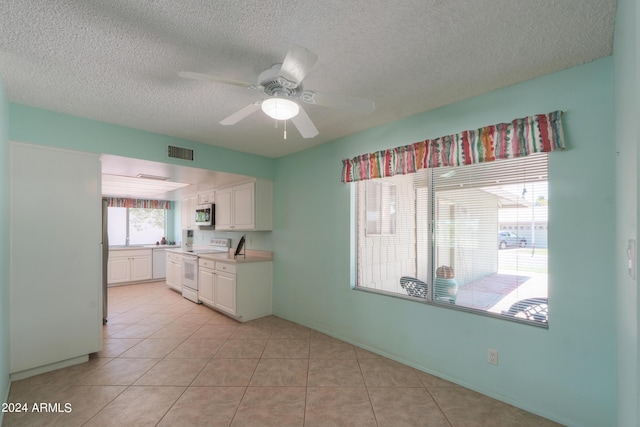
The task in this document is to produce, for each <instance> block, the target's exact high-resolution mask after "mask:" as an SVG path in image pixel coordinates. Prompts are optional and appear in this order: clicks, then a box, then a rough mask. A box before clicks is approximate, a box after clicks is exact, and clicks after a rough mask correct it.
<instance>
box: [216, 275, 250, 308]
mask: <svg viewBox="0 0 640 427" xmlns="http://www.w3.org/2000/svg"><path fill="white" fill-rule="evenodd" d="M217 267H218V268H216V275H217V277H216V279H217V280H216V286H215V291H216V304H215V307H216V308H217V309H218V310H221V311H224V312H226V313H229V314H231V315H232V316H237V315H238V313H237V304H236V289H237V285H236V275H235V274H231V273H227V272H224V271H223V270H222V269H221V268H219V267H225V265H224V264H221V263H218V264H217ZM244 314H247V313H244ZM247 320H249V319H247Z"/></svg>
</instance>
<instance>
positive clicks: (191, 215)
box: [180, 196, 198, 230]
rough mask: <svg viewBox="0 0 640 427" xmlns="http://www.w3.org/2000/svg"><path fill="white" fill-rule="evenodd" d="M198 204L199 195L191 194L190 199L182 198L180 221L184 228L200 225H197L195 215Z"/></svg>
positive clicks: (189, 228) (191, 228) (194, 227)
mask: <svg viewBox="0 0 640 427" xmlns="http://www.w3.org/2000/svg"><path fill="white" fill-rule="evenodd" d="M196 206H198V197H197V196H191V197H189V198H188V199H184V200H182V203H181V205H180V207H181V215H180V222H181V225H182V229H183V230H193V229H197V228H198V226H197V225H196V217H195V213H196Z"/></svg>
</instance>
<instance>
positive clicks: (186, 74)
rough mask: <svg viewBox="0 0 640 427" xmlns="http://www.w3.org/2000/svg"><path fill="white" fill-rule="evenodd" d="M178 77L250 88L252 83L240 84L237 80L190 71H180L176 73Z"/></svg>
mask: <svg viewBox="0 0 640 427" xmlns="http://www.w3.org/2000/svg"><path fill="white" fill-rule="evenodd" d="M178 75H179V76H180V77H184V78H185V79H194V80H204V81H208V82H216V83H224V84H226V85H232V86H242V87H252V86H254V85H253V84H252V83H247V82H241V81H239V80H233V79H227V78H224V77H219V76H212V75H211V74H201V73H192V72H191V71H180V72H179V73H178Z"/></svg>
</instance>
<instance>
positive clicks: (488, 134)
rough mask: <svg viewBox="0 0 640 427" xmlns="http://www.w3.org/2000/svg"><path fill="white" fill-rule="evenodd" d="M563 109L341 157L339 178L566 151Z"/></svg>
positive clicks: (347, 179) (362, 177)
mask: <svg viewBox="0 0 640 427" xmlns="http://www.w3.org/2000/svg"><path fill="white" fill-rule="evenodd" d="M561 118H562V111H554V112H552V113H548V114H537V115H535V116H529V117H525V118H522V119H515V120H513V121H512V122H511V123H500V124H497V125H493V126H485V127H483V128H480V129H475V130H467V131H464V132H461V133H458V134H455V135H448V136H443V137H440V138H436V139H427V140H425V141H420V142H416V143H413V144H410V145H404V146H402V147H396V148H389V149H386V150H382V151H376V152H375V153H369V154H362V155H360V156H357V157H353V158H351V159H345V160H343V161H342V182H354V181H361V180H366V179H373V178H383V177H387V176H393V175H405V174H409V173H415V172H416V171H418V170H419V169H424V168H436V167H441V166H462V165H471V164H474V163H484V162H492V161H494V160H496V159H512V158H516V157H524V156H528V155H529V154H533V153H540V152H549V151H554V150H560V149H564V136H563V133H562V119H561Z"/></svg>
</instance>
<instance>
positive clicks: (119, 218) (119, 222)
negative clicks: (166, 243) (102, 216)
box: [108, 207, 167, 246]
mask: <svg viewBox="0 0 640 427" xmlns="http://www.w3.org/2000/svg"><path fill="white" fill-rule="evenodd" d="M166 212H167V211H166V210H165V209H142V208H115V207H110V208H109V210H108V215H109V217H108V224H109V245H113V246H124V245H150V244H155V243H156V242H159V241H160V240H161V239H162V238H163V237H164V236H166V228H165V218H166V216H165V214H166Z"/></svg>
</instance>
